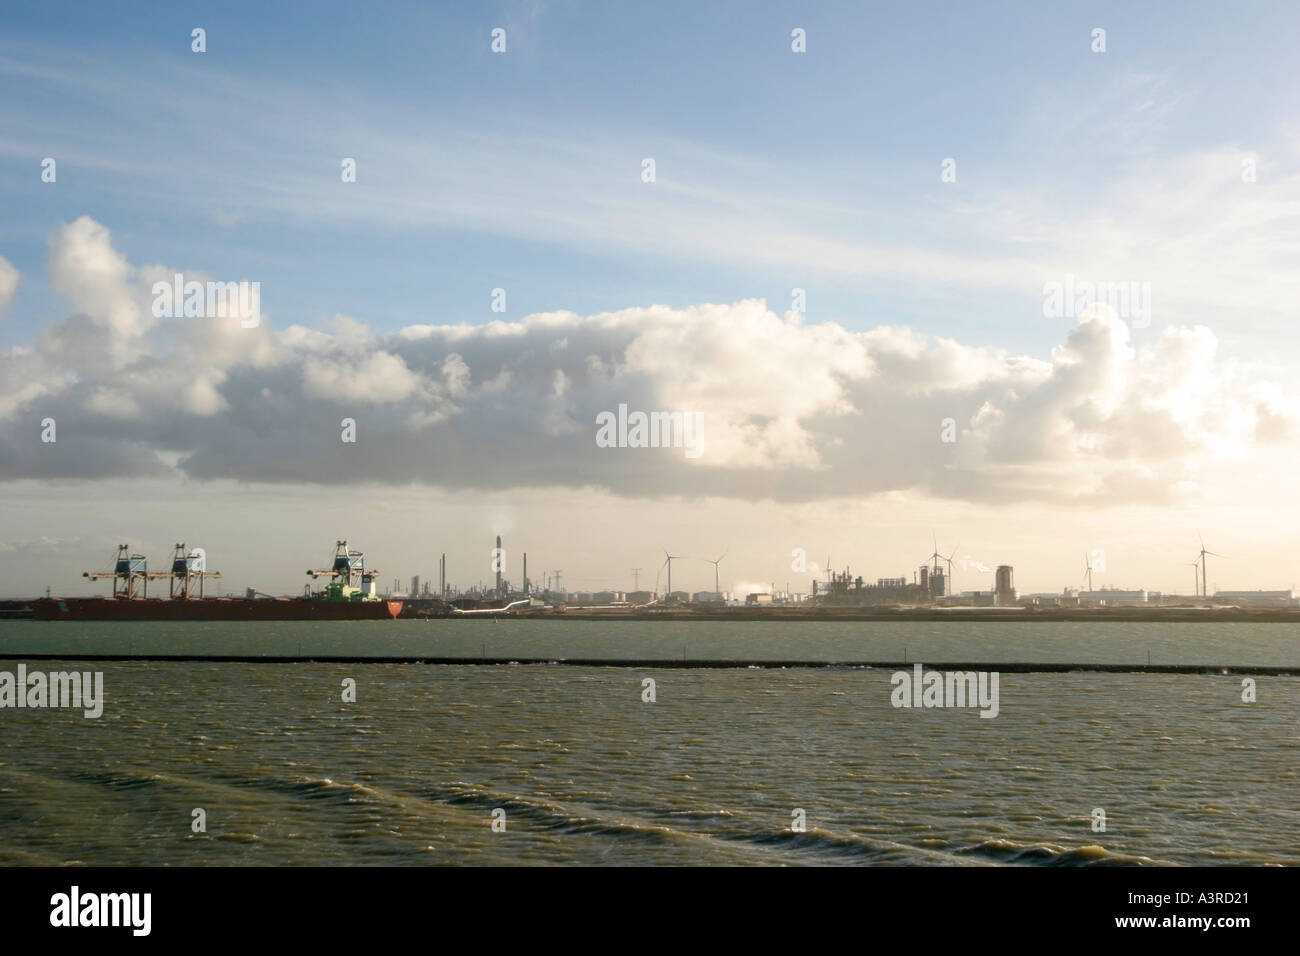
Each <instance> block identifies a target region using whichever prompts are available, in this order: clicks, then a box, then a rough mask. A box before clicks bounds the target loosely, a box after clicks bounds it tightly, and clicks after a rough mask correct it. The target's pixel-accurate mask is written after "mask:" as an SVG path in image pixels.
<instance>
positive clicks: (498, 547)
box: [496, 535, 505, 598]
mask: <svg viewBox="0 0 1300 956" xmlns="http://www.w3.org/2000/svg"><path fill="white" fill-rule="evenodd" d="M501 560H502V555H501V535H497V553H496V566H497V597H498V598H502V597H505V594H504V592H502V590H501Z"/></svg>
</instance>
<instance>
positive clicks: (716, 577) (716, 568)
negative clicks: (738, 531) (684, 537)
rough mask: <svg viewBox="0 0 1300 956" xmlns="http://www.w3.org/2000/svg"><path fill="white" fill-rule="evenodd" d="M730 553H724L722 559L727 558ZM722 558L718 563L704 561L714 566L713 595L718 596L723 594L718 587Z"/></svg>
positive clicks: (706, 559)
mask: <svg viewBox="0 0 1300 956" xmlns="http://www.w3.org/2000/svg"><path fill="white" fill-rule="evenodd" d="M730 553H731V552H730V551H723V552H722V558H725V557H726V556H727V555H728V554H730ZM722 558H718V560H716V561H709V559H708V558H705V559H704V560H705V561H706V562H708V563H709V564H711V565H713V593H714V594H718V595H720V594H722V589H721V588H719V587H718V565H719V564H721V563H722Z"/></svg>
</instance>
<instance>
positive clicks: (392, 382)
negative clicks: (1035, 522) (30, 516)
mask: <svg viewBox="0 0 1300 956" xmlns="http://www.w3.org/2000/svg"><path fill="white" fill-rule="evenodd" d="M50 260H51V262H50V275H51V282H52V285H54V287H55V289H56V290H57V291H58V292H60V294H62V295H64V296H65V297H66V298H67V299H68V300H69V301H70V302H71V304H72V305H73V306H74V308H76V309H77V311H76V312H74V313H73V314H72V315H70V316H69V317H68V318H66V319H64V320H63V321H61V322H57V323H54V324H52V325H51V326H48V327H47V328H45V330H44V331H43V333H42V334H41V335H40V337H39V339H38V340H37V341H36V342H35V343H33V344H32V345H31V346H30V347H22V348H15V349H11V350H9V351H8V352H5V353H0V478H5V479H13V478H33V477H35V478H60V477H77V478H84V477H94V476H96V475H104V476H114V475H118V476H121V475H150V474H166V473H169V472H170V473H175V472H179V473H181V474H183V475H184V476H185V477H188V478H191V479H197V480H215V479H236V480H241V481H266V482H311V483H319V484H322V485H355V484H359V483H363V482H367V483H376V482H377V483H389V484H399V483H416V484H424V485H432V486H441V487H447V488H473V489H480V490H482V491H484V492H496V491H503V490H507V489H511V488H565V489H572V490H574V491H575V492H580V491H581V489H583V488H603V489H608V490H610V491H612V492H614V493H616V494H619V495H627V496H637V497H651V498H653V497H667V496H687V497H705V496H722V497H730V498H740V499H766V498H771V499H777V500H782V501H803V500H816V499H819V498H823V497H829V496H852V495H874V494H880V493H885V492H893V491H906V490H918V491H922V492H925V493H929V494H932V495H936V496H940V497H946V498H951V499H959V500H967V501H989V502H995V501H1014V500H1042V501H1061V502H1089V503H1100V504H1122V503H1129V502H1140V501H1166V500H1168V499H1169V497H1170V496H1171V495H1172V494H1174V493H1175V491H1176V489H1179V488H1187V487H1192V486H1194V485H1195V482H1196V481H1197V479H1198V476H1199V475H1200V474H1201V473H1202V470H1203V469H1204V468H1205V467H1206V466H1207V465H1208V464H1210V463H1222V462H1225V461H1236V462H1239V463H1240V464H1241V467H1249V462H1250V459H1251V456H1252V454H1253V453H1254V451H1255V449H1256V448H1257V447H1258V446H1260V445H1262V444H1264V443H1285V442H1292V441H1294V440H1295V438H1296V434H1297V423H1298V422H1300V402H1298V401H1297V398H1296V396H1295V395H1294V394H1292V393H1290V392H1288V391H1287V390H1286V389H1284V388H1283V387H1281V386H1280V385H1276V384H1272V383H1266V382H1259V381H1256V380H1254V379H1252V378H1250V377H1249V376H1247V375H1246V374H1245V373H1244V372H1243V371H1242V370H1241V369H1240V368H1239V367H1238V366H1237V365H1236V363H1234V362H1231V361H1224V360H1223V359H1221V358H1220V357H1219V356H1218V343H1217V339H1216V337H1215V336H1214V334H1213V333H1212V332H1211V331H1210V330H1209V329H1207V328H1205V327H1203V326H1192V327H1184V326H1177V325H1169V326H1167V327H1166V328H1165V329H1164V331H1163V332H1162V333H1161V334H1160V335H1159V336H1158V337H1157V338H1154V339H1153V340H1150V341H1151V344H1148V345H1144V346H1142V347H1138V346H1135V345H1134V344H1133V343H1132V341H1131V340H1130V337H1129V330H1128V328H1127V327H1126V326H1125V324H1124V323H1123V322H1122V321H1120V320H1119V319H1118V318H1114V317H1113V316H1110V315H1107V314H1105V313H1104V312H1098V313H1095V314H1091V315H1088V316H1086V317H1084V318H1083V319H1081V320H1080V322H1079V323H1078V324H1077V325H1076V326H1075V327H1073V328H1072V329H1071V330H1070V331H1069V333H1068V334H1067V336H1066V338H1065V341H1064V342H1062V343H1061V344H1060V345H1059V346H1058V347H1057V348H1056V349H1054V350H1053V352H1052V355H1051V357H1050V360H1041V359H1033V358H1029V357H1024V356H1016V355H1012V354H1009V353H1007V352H1005V351H1003V350H1000V349H992V348H987V347H972V346H967V345H963V344H961V343H959V342H956V341H953V340H951V339H934V338H928V337H924V336H920V335H918V334H917V333H915V332H913V331H912V330H910V329H907V328H902V327H896V326H882V327H878V328H875V329H871V330H870V331H867V332H852V331H849V330H847V329H845V328H843V327H841V326H839V325H836V324H834V323H820V324H818V323H807V322H804V321H801V317H800V316H797V315H793V314H791V315H785V316H782V315H778V314H776V313H774V312H772V311H771V310H770V309H768V308H767V307H766V306H765V304H764V303H763V302H761V301H758V300H746V301H739V302H734V303H730V304H704V305H699V306H694V307H691V308H685V309H673V308H668V307H664V306H650V307H644V308H628V309H622V310H618V311H614V312H607V313H601V314H597V315H591V316H579V315H576V314H572V313H564V312H559V313H547V314H539V315H532V316H528V317H526V318H524V319H522V320H520V321H517V322H493V323H490V324H488V325H482V326H472V325H464V324H458V325H424V326H410V327H407V328H405V329H402V330H400V331H399V332H397V333H394V334H392V335H386V336H381V335H377V334H375V333H374V332H373V331H372V330H371V329H370V328H368V327H367V326H366V325H365V324H364V323H363V322H361V321H359V320H357V319H352V318H347V317H338V318H336V319H335V320H334V321H333V322H332V323H331V325H330V326H329V328H328V329H327V330H315V329H307V328H304V327H301V326H291V327H289V328H287V329H285V330H283V331H274V330H273V329H272V328H271V323H270V322H269V321H264V322H263V324H262V325H261V326H259V327H257V328H254V329H244V328H241V327H240V324H239V322H238V320H237V319H230V320H208V319H175V320H167V321H164V322H162V323H155V322H152V321H151V320H150V314H149V311H148V308H147V302H146V301H145V300H143V299H141V298H140V288H141V287H142V283H144V282H147V281H148V280H149V278H150V277H151V276H152V274H153V273H155V272H165V270H163V269H162V267H160V266H152V267H148V268H144V269H136V268H133V267H132V266H131V265H130V264H129V263H127V262H126V260H125V258H124V257H123V256H122V255H121V254H120V253H119V252H117V251H116V250H115V249H114V248H113V246H112V243H111V239H110V236H109V232H108V230H107V229H105V228H104V227H103V226H101V225H100V224H98V223H96V222H94V221H93V220H90V219H88V218H86V217H82V218H81V219H78V220H77V221H76V222H74V223H71V224H67V225H64V226H61V227H59V229H57V230H56V231H55V233H54V235H53V236H52V238H51V242H50ZM620 405H626V406H627V408H628V410H630V411H642V412H646V413H649V412H656V411H658V412H681V413H683V414H691V413H698V414H699V416H700V422H701V439H702V442H701V447H702V454H701V455H700V456H699V457H698V458H691V457H688V456H687V455H685V454H684V449H683V448H681V447H678V448H644V447H643V448H637V447H617V448H609V447H600V446H598V445H597V443H596V440H595V436H596V418H597V415H598V414H599V413H601V412H617V410H618V409H619V406H620ZM46 416H49V417H54V418H55V419H56V421H57V422H58V443H57V448H54V447H52V446H50V445H46V444H43V443H41V442H40V440H39V429H38V428H36V427H35V424H36V423H37V422H39V420H40V418H42V417H46ZM344 418H352V419H355V420H356V422H357V441H356V443H355V444H353V443H347V442H343V441H341V425H340V423H341V421H342V419H344ZM947 419H952V421H953V431H954V433H955V437H956V441H951V442H950V441H945V440H943V438H944V435H943V433H944V424H945V420H947Z"/></svg>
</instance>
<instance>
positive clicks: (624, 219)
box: [0, 0, 1300, 596]
mask: <svg viewBox="0 0 1300 956" xmlns="http://www.w3.org/2000/svg"><path fill="white" fill-rule="evenodd" d="M1298 21H1300V10H1297V9H1296V8H1295V7H1294V5H1292V4H1288V3H1243V4H1238V5H1233V6H1232V7H1226V6H1224V5H1222V4H1214V3H1203V4H1202V3H1153V4H1143V5H1140V6H1138V5H1131V4H1083V3H1077V4H1052V5H1043V4H1032V3H1024V4H1017V3H1002V4H997V5H982V6H978V7H977V6H974V5H967V4H960V3H953V4H897V5H864V4H858V3H819V4H816V5H805V4H795V3H754V2H743V3H742V2H735V3H681V4H677V3H664V4H657V5H650V6H648V5H645V4H631V3H579V2H541V0H537V2H515V3H476V4H464V5H430V4H419V3H409V4H407V3H371V4H366V5H364V6H361V5H357V6H356V7H355V8H343V7H342V6H341V5H340V6H339V7H335V6H322V5H319V4H300V3H277V4H253V3H226V4H220V5H218V4H185V3H166V4H147V3H139V4H131V5H125V6H121V5H112V6H106V5H103V4H97V3H85V4H80V3H59V2H51V3H45V4H40V5H28V6H25V7H23V8H20V9H14V10H7V11H6V12H5V14H4V18H3V21H2V23H3V26H2V27H0V575H3V579H4V582H5V583H4V585H3V586H0V593H5V594H11V595H14V596H19V595H29V594H34V593H37V592H40V591H43V590H44V588H45V587H47V586H49V587H52V588H54V589H55V590H56V591H60V592H62V593H86V592H87V590H88V589H90V588H93V585H90V584H89V583H88V582H84V581H82V579H81V572H82V571H83V570H90V569H98V568H101V567H104V566H105V565H106V564H107V562H108V560H109V558H111V556H112V553H113V550H114V549H115V547H116V545H117V544H118V543H123V542H126V543H130V544H131V545H132V547H133V549H135V550H140V551H144V552H145V553H148V554H149V555H150V556H151V557H152V558H153V560H154V561H155V562H156V563H158V564H162V563H163V559H164V558H165V557H166V555H167V554H168V553H169V552H170V549H171V546H172V544H174V543H175V542H176V541H180V540H184V541H186V542H187V543H189V544H191V545H196V546H202V547H204V548H205V550H206V551H207V553H208V554H209V564H210V566H212V567H216V568H218V569H220V570H221V571H222V572H223V574H224V575H225V578H224V581H223V584H224V585H225V586H228V587H229V588H230V589H232V590H235V591H240V590H242V588H244V587H246V586H253V587H257V588H259V589H260V590H265V591H271V592H277V593H293V592H295V591H297V590H299V589H300V588H301V587H302V585H303V583H304V581H305V579H304V577H303V575H302V569H304V568H306V567H307V566H308V565H311V566H319V565H318V562H319V561H320V560H322V559H323V558H324V557H325V556H327V555H328V554H329V553H330V551H331V550H332V544H333V541H334V540H335V539H336V538H348V539H349V541H350V542H351V543H352V544H353V546H355V547H359V548H362V549H363V550H365V551H366V553H367V557H368V559H369V561H370V563H371V564H372V565H374V566H377V567H378V568H380V570H381V572H383V574H384V577H385V580H388V579H389V578H390V577H391V578H400V579H402V580H403V581H405V580H406V579H407V578H409V576H410V575H412V574H420V575H422V576H424V577H426V578H427V577H430V576H434V575H436V572H437V564H438V555H439V554H441V553H443V552H446V553H447V554H448V561H449V568H450V572H451V578H452V580H453V581H455V582H457V583H460V584H462V585H469V584H472V583H475V582H477V581H479V580H487V579H488V578H489V577H490V567H489V561H490V550H491V547H492V545H493V540H492V539H493V537H494V536H495V535H496V534H498V533H500V534H502V535H503V536H504V537H505V538H506V545H507V573H508V575H509V576H512V577H514V578H516V579H517V578H518V576H519V572H518V559H519V557H520V553H521V552H523V551H527V552H528V553H529V563H530V571H533V577H534V578H537V577H538V576H539V575H538V573H537V572H540V571H543V570H558V569H562V570H563V575H564V577H563V580H564V583H565V585H566V586H568V587H571V588H579V587H582V588H598V587H618V588H631V586H632V583H633V580H634V579H635V580H639V581H640V583H641V585H642V586H646V585H647V584H649V583H652V582H653V580H654V578H655V576H656V574H661V573H662V564H663V554H664V552H665V550H671V552H672V553H673V554H682V555H686V556H687V557H686V558H685V559H683V561H681V562H674V565H673V570H674V574H673V577H674V587H685V588H689V589H691V590H699V589H705V588H710V587H712V581H713V566H712V565H711V564H708V563H707V561H706V559H713V558H717V557H718V556H719V555H722V554H724V553H726V555H727V557H726V559H725V560H724V561H723V563H722V565H721V572H720V573H721V577H722V585H723V587H724V589H728V590H736V591H740V592H745V591H748V590H754V589H759V588H761V589H764V590H766V589H768V588H769V587H771V586H772V585H773V584H775V585H776V587H777V588H778V589H784V588H785V587H786V582H789V586H790V587H791V588H792V589H793V590H796V591H807V590H809V588H810V582H811V579H812V577H813V576H815V575H817V574H820V572H821V571H822V570H823V569H824V566H825V564H826V560H827V557H829V559H830V562H831V564H832V565H833V566H834V567H836V568H837V569H842V568H843V567H844V566H846V565H847V566H850V567H851V568H852V569H853V572H854V573H855V574H862V575H863V576H864V577H866V578H868V579H869V580H873V579H875V578H876V577H897V576H909V577H910V575H911V573H912V571H913V570H914V569H915V567H916V566H917V565H918V564H920V563H921V562H922V561H923V560H924V558H925V557H926V555H928V554H929V553H930V552H931V550H932V549H933V544H932V541H933V540H935V539H937V540H938V546H939V549H940V550H941V551H943V552H944V553H954V554H955V555H956V557H955V559H954V562H955V565H956V571H957V575H956V577H957V581H956V584H957V587H958V589H962V590H964V589H974V588H983V589H987V588H988V587H989V586H990V585H991V579H992V575H991V573H989V571H988V570H987V569H991V568H992V567H994V566H996V565H998V564H1011V565H1013V566H1014V567H1015V568H1016V583H1017V585H1018V586H1019V587H1020V590H1021V591H1022V592H1023V591H1059V590H1060V589H1061V588H1062V587H1065V586H1076V587H1077V586H1079V584H1080V583H1081V582H1082V578H1083V568H1084V555H1085V554H1094V560H1093V563H1094V565H1096V564H1097V561H1096V559H1095V555H1096V554H1098V553H1100V554H1103V555H1104V559H1103V562H1102V563H1103V564H1104V567H1105V570H1104V571H1101V572H1100V573H1097V572H1094V583H1095V584H1096V585H1098V586H1101V585H1113V586H1123V587H1146V588H1150V589H1156V590H1165V591H1182V592H1184V593H1186V592H1187V591H1188V590H1189V586H1188V582H1187V580H1186V579H1187V576H1188V574H1190V573H1191V570H1192V569H1191V568H1190V567H1189V566H1188V565H1189V562H1191V561H1192V560H1193V559H1194V557H1195V552H1196V550H1197V549H1198V548H1199V543H1198V539H1197V534H1198V532H1199V533H1200V534H1202V535H1203V536H1204V537H1205V540H1206V544H1207V546H1208V547H1210V548H1211V549H1212V550H1214V551H1216V552H1221V553H1222V554H1223V555H1224V556H1225V557H1224V558H1222V559H1216V560H1215V561H1214V562H1213V563H1212V564H1211V566H1210V573H1209V583H1210V586H1211V588H1212V589H1214V588H1216V587H1219V588H1223V589H1244V588H1256V587H1258V588H1285V587H1291V586H1293V585H1295V583H1296V582H1297V579H1300V555H1296V554H1294V553H1293V550H1292V548H1291V547H1290V546H1289V545H1290V544H1291V542H1293V541H1294V540H1295V539H1296V537H1297V535H1296V532H1297V531H1298V530H1300V527H1298V525H1300V519H1297V510H1296V509H1295V508H1294V507H1292V500H1293V497H1294V493H1293V491H1292V488H1293V485H1294V482H1293V481H1292V469H1293V467H1294V462H1295V461H1296V452H1297V439H1298V438H1300V395H1298V393H1297V389H1296V386H1295V382H1296V379H1297V375H1296V373H1297V371H1300V349H1298V348H1297V343H1300V336H1297V335H1296V334H1294V331H1293V330H1294V329H1295V328H1296V320H1297V318H1300V316H1298V315H1297V311H1298V310H1300V307H1298V306H1297V302H1300V268H1297V265H1298V264H1300V110H1298V109H1297V107H1298V106H1300V96H1298V94H1300V71H1298V70H1297V69H1296V67H1297V54H1296V53H1295V52H1294V50H1293V47H1294V43H1293V42H1292V40H1293V37H1294V35H1295V34H1296V32H1297V31H1296V28H1297V26H1298V25H1300V23H1298ZM196 29H201V30H202V31H204V32H203V35H202V36H203V44H202V46H203V50H202V51H201V52H198V51H196V50H195V49H194V46H195V45H196V41H195V38H194V33H193V31H194V30H196ZM498 30H499V31H504V32H503V33H498V34H495V36H497V37H498V38H499V39H498V40H497V41H496V44H497V46H498V48H499V47H500V46H501V43H502V40H503V42H504V49H503V50H500V52H496V51H494V50H493V45H494V31H498ZM1098 31H1104V33H1099V32H1098ZM797 47H802V50H798V49H796V48H797ZM51 161H52V162H51ZM349 169H354V170H355V177H354V181H348V179H349V176H350V172H349ZM651 172H652V173H653V175H651ZM177 273H181V274H183V275H184V276H185V277H186V279H189V280H191V281H198V282H200V283H204V282H209V281H211V282H223V283H224V282H245V283H254V282H255V283H257V285H258V289H259V303H260V307H259V311H258V314H257V317H256V322H255V323H252V322H249V321H247V320H241V317H239V316H235V317H231V316H214V317H208V316H206V315H205V316H186V315H184V314H172V313H174V312H178V311H181V310H172V312H168V310H167V309H165V308H164V309H163V314H159V308H158V299H159V293H158V291H157V289H158V286H157V285H156V284H157V283H163V284H168V283H170V282H171V280H172V278H173V277H174V276H175V275H176V274H177ZM1089 284H1094V285H1095V284H1104V285H1105V286H1110V287H1111V288H1112V289H1119V288H1121V287H1122V288H1123V289H1124V290H1125V291H1126V293H1131V294H1129V295H1126V297H1125V298H1124V299H1122V300H1121V299H1115V300H1114V301H1113V302H1112V303H1111V305H1112V306H1114V308H1107V307H1105V306H1100V305H1094V304H1089V303H1088V302H1087V301H1086V300H1085V299H1078V298H1077V297H1076V296H1077V294H1078V292H1079V290H1081V289H1085V288H1087V287H1088V286H1089ZM1062 289H1068V290H1070V291H1069V292H1065V293H1063V294H1061V295H1056V294H1055V293H1053V292H1052V291H1050V290H1056V292H1059V291H1060V290H1062ZM1054 296H1055V297H1054ZM1063 300H1065V301H1064V302H1063ZM1062 304H1063V306H1064V307H1062ZM620 406H626V407H627V409H629V410H630V411H632V412H637V411H642V412H646V413H648V412H652V411H664V412H671V411H676V412H680V413H682V414H683V415H684V416H686V420H689V421H698V423H699V437H700V443H699V449H698V451H699V453H698V454H697V455H688V454H686V453H685V452H686V451H687V449H684V448H680V447H678V448H638V447H603V446H602V444H601V442H600V440H599V436H598V424H597V423H598V422H599V421H600V417H601V416H602V414H617V411H618V409H619V407H620ZM47 419H48V420H52V421H53V423H54V427H55V431H54V433H53V434H51V433H50V431H49V427H48V426H46V425H44V424H43V423H44V422H45V421H46V420H47ZM345 419H346V420H350V421H352V422H354V423H355V424H354V426H353V437H355V439H356V440H355V441H344V440H343V437H344V435H345V433H346V431H347V429H346V427H345V426H344V424H343V423H344V420H345ZM51 437H53V438H54V440H53V441H50V440H49V438H51ZM796 549H801V550H802V551H803V552H804V553H805V554H806V556H807V557H806V561H805V565H804V567H805V569H804V570H803V571H799V570H796V569H795V568H792V565H795V566H796V567H797V560H796V558H795V557H794V556H793V555H794V553H795V552H796ZM634 568H637V569H640V571H639V573H638V574H637V575H636V576H635V578H634V574H633V569H634Z"/></svg>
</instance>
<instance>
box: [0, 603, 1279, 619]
mask: <svg viewBox="0 0 1300 956" xmlns="http://www.w3.org/2000/svg"><path fill="white" fill-rule="evenodd" d="M31 616H32V615H31V610H30V608H29V607H28V602H27V601H26V600H13V599H8V600H0V621H6V620H10V621H17V620H31ZM398 619H399V620H404V621H411V620H421V619H427V620H438V621H455V620H460V621H489V622H491V621H495V620H501V619H509V620H531V621H610V622H618V621H672V622H694V621H705V622H717V621H744V622H759V623H771V624H793V623H819V622H821V623H826V622H832V623H833V622H839V621H843V622H854V621H878V622H879V621H888V622H894V623H904V622H909V621H923V622H934V621H948V622H965V623H970V622H980V621H984V622H996V623H1022V624H1044V623H1058V622H1061V623H1066V622H1068V623H1085V624H1086V623H1100V622H1106V621H1110V622H1124V623H1173V624H1197V623H1211V622H1217V623H1237V624H1300V608H1243V607H1204V608H1197V607H1091V608H1089V607H1085V608H1067V607H1047V608H1043V607H1039V608H999V607H955V608H938V607H877V608H869V607H817V608H800V607H759V608H750V607H726V608H706V607H701V606H698V605H697V606H687V607H674V608H668V607H647V606H643V607H638V608H624V607H617V608H600V607H574V608H564V609H560V608H555V607H545V608H540V607H534V608H519V609H514V610H510V611H504V610H503V611H500V612H499V613H492V612H491V610H490V609H487V608H484V609H481V610H479V611H477V612H476V613H474V614H465V615H459V614H454V613H451V612H450V611H449V610H444V609H442V608H425V609H418V610H415V612H414V613H409V612H403V613H402V615H401V616H400V617H399V618H398ZM183 621H184V619H183V618H177V619H175V622H176V623H181V622H183ZM86 623H90V622H86Z"/></svg>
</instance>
